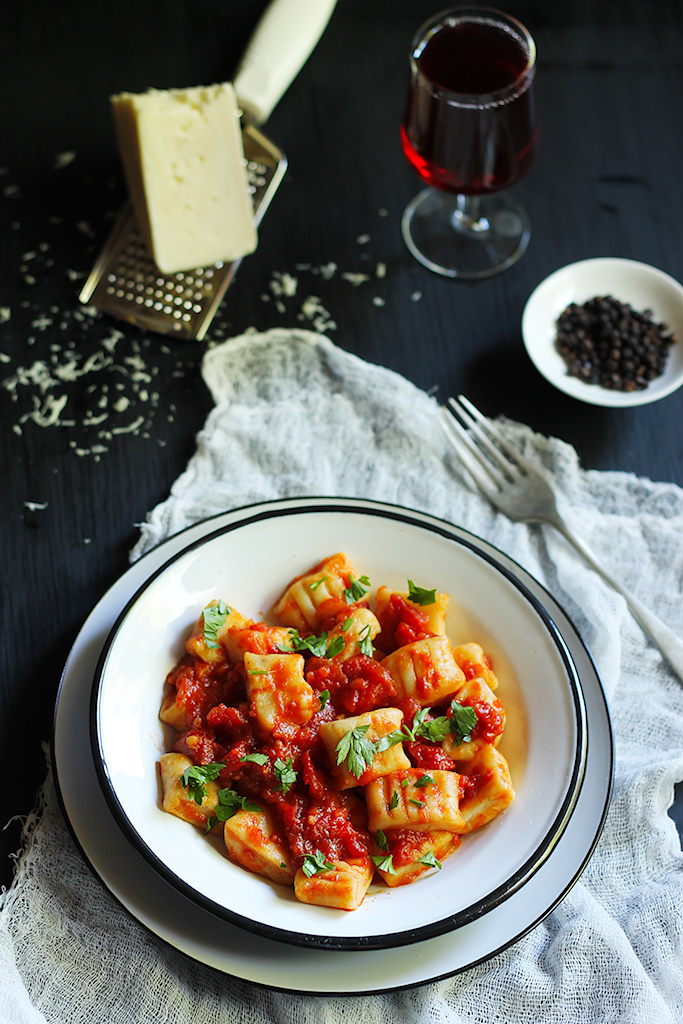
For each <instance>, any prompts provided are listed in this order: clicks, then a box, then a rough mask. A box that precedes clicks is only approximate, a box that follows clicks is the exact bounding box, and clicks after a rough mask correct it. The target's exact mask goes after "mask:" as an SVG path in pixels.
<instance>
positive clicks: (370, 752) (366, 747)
mask: <svg viewBox="0 0 683 1024" xmlns="http://www.w3.org/2000/svg"><path fill="white" fill-rule="evenodd" d="M369 728H370V726H369V725H357V726H356V727H355V729H349V731H348V732H346V733H344V735H343V736H342V738H341V739H340V740H339V743H338V744H337V748H336V750H337V764H338V765H339V764H342V762H344V761H346V764H347V767H348V769H349V771H350V772H351V774H352V775H355V777H356V778H357V779H359V778H360V777H361V775H362V774H363V772H364V771H365V769H366V768H369V767H370V765H371V764H372V762H373V761H374V759H375V754H376V748H375V744H374V743H373V742H372V740H369V739H368V738H367V736H366V735H365V734H366V732H367V731H368V729H369Z"/></svg>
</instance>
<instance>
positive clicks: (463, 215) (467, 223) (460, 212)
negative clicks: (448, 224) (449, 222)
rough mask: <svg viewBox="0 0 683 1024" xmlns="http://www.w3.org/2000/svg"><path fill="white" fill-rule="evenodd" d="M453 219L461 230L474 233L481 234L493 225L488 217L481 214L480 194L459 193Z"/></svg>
mask: <svg viewBox="0 0 683 1024" xmlns="http://www.w3.org/2000/svg"><path fill="white" fill-rule="evenodd" d="M453 220H454V221H455V226H456V227H457V228H458V230H459V231H471V232H473V233H474V234H481V232H482V231H488V230H489V229H490V227H491V225H490V224H489V222H488V219H487V218H486V217H484V216H482V214H481V211H480V203H479V196H463V195H457V196H456V205H455V211H454V213H453Z"/></svg>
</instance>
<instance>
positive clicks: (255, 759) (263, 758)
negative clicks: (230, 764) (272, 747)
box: [240, 754, 268, 766]
mask: <svg viewBox="0 0 683 1024" xmlns="http://www.w3.org/2000/svg"><path fill="white" fill-rule="evenodd" d="M240 761H250V762H251V763H252V764H260V765H261V766H263V765H264V764H267V763H268V755H267V754H245V755H244V757H241V758H240Z"/></svg>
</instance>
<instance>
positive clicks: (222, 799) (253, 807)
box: [206, 789, 263, 832]
mask: <svg viewBox="0 0 683 1024" xmlns="http://www.w3.org/2000/svg"><path fill="white" fill-rule="evenodd" d="M262 810H263V808H262V807H261V806H260V805H259V804H255V803H253V802H252V801H251V800H249V798H248V797H246V796H242V795H241V794H240V793H238V792H237V791H236V790H234V789H219V790H218V803H217V804H216V806H215V807H214V809H213V817H211V818H209V820H208V821H207V823H206V831H207V832H210V831H211V829H212V828H213V826H214V825H216V824H217V823H218V822H219V821H227V820H228V818H232V817H233V815H235V814H237V812H238V811H262Z"/></svg>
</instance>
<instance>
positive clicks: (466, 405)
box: [448, 395, 530, 473]
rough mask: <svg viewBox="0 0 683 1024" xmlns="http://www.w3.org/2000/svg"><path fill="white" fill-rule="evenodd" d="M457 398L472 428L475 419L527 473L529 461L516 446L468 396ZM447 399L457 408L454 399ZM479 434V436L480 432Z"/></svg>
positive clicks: (499, 446)
mask: <svg viewBox="0 0 683 1024" xmlns="http://www.w3.org/2000/svg"><path fill="white" fill-rule="evenodd" d="M458 400H459V401H460V404H461V406H462V407H463V409H465V410H467V411H468V412H469V413H470V414H471V417H472V424H473V425H472V429H474V425H475V424H474V421H476V423H477V424H479V425H480V426H481V428H482V430H483V431H486V432H487V434H488V436H489V437H490V438H491V439H492V440H493V441H495V443H496V445H497V446H498V448H500V449H501V450H502V451H503V452H505V454H506V455H507V456H509V458H510V459H512V461H513V462H514V463H515V464H516V466H517V467H518V468H519V469H520V470H522V472H524V473H527V472H528V471H529V468H530V467H529V463H528V462H527V461H526V459H524V458H523V457H522V456H521V455H520V454H519V452H518V451H517V450H516V448H514V447H513V446H512V445H511V444H510V442H509V441H508V440H507V438H505V437H503V435H502V434H501V433H500V431H499V430H498V429H497V428H496V427H494V425H493V423H491V420H489V419H488V418H487V417H486V416H484V414H483V413H481V412H479V410H478V409H477V407H476V406H475V405H473V404H472V402H470V400H469V398H466V397H465V396H464V395H458ZM448 401H449V403H451V402H452V403H453V404H454V406H455V407H456V408H457V403H456V402H455V399H452V398H449V399H448ZM461 415H462V410H461ZM479 436H481V434H480V435H479Z"/></svg>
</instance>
